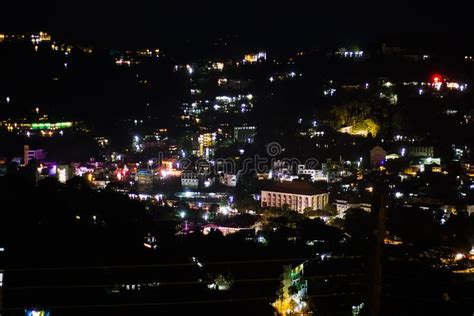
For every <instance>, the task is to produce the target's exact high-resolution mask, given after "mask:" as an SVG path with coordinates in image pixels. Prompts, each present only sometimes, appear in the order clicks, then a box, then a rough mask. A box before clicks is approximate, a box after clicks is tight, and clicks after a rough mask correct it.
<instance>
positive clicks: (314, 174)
mask: <svg viewBox="0 0 474 316" xmlns="http://www.w3.org/2000/svg"><path fill="white" fill-rule="evenodd" d="M298 175H308V176H310V177H311V181H313V182H315V181H325V182H328V175H327V173H325V172H324V171H323V170H318V169H306V167H305V165H298Z"/></svg>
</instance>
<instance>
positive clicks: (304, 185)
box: [262, 181, 328, 195]
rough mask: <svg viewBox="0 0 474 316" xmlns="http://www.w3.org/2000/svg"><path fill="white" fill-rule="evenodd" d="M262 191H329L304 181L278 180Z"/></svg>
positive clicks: (313, 193)
mask: <svg viewBox="0 0 474 316" xmlns="http://www.w3.org/2000/svg"><path fill="white" fill-rule="evenodd" d="M262 191H271V192H281V193H290V194H300V195H316V194H323V193H328V191H327V190H324V189H321V188H318V187H316V186H314V185H313V184H311V183H308V182H302V181H293V182H277V183H274V184H273V185H271V186H269V187H267V188H265V189H263V190H262Z"/></svg>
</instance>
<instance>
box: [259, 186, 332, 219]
mask: <svg viewBox="0 0 474 316" xmlns="http://www.w3.org/2000/svg"><path fill="white" fill-rule="evenodd" d="M328 202H329V193H328V192H324V191H321V190H318V189H317V188H315V187H313V186H312V185H311V184H310V183H306V182H290V183H278V184H275V185H274V186H273V187H272V188H270V189H267V190H262V193H261V206H262V207H278V208H281V207H283V206H284V205H285V204H286V205H288V207H289V208H290V209H291V210H294V211H297V212H298V213H303V212H304V211H305V210H319V209H323V208H324V207H325V206H326V205H327V204H328Z"/></svg>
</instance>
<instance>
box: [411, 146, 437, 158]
mask: <svg viewBox="0 0 474 316" xmlns="http://www.w3.org/2000/svg"><path fill="white" fill-rule="evenodd" d="M433 153H434V150H433V146H410V147H408V148H407V156H408V157H433Z"/></svg>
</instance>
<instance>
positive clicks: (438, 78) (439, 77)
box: [431, 74, 443, 83]
mask: <svg viewBox="0 0 474 316" xmlns="http://www.w3.org/2000/svg"><path fill="white" fill-rule="evenodd" d="M442 80H443V77H441V75H438V74H434V75H433V76H432V77H431V81H433V82H434V83H439V82H441V81H442Z"/></svg>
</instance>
